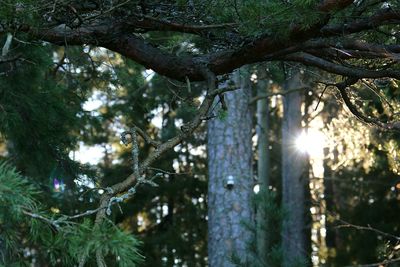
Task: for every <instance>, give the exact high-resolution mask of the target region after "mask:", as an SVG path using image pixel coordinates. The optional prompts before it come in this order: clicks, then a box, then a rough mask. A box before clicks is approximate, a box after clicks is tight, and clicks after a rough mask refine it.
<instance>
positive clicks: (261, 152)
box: [256, 69, 269, 265]
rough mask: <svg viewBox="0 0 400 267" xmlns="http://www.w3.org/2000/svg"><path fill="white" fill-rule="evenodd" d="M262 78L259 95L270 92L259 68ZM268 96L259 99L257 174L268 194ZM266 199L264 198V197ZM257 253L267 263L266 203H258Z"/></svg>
mask: <svg viewBox="0 0 400 267" xmlns="http://www.w3.org/2000/svg"><path fill="white" fill-rule="evenodd" d="M258 74H259V76H260V77H261V79H260V80H259V81H258V84H257V95H258V96H263V95H266V94H267V93H268V79H267V78H266V71H265V70H263V69H260V70H259V73H258ZM268 102H269V100H268V98H263V99H260V100H258V101H257V127H256V129H257V137H258V138H257V152H258V160H257V176H258V183H259V186H260V192H259V194H267V192H268V190H269V189H268V186H269V175H268V172H269V140H268V131H269V113H268ZM262 199H264V198H262ZM257 204H258V205H257V206H258V207H257V216H256V224H257V254H258V257H259V259H260V261H261V262H264V265H265V264H266V260H267V254H268V232H269V229H268V227H267V226H268V219H267V216H268V214H266V210H265V206H266V205H267V204H266V203H257Z"/></svg>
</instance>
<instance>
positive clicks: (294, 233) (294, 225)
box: [282, 69, 308, 267]
mask: <svg viewBox="0 0 400 267" xmlns="http://www.w3.org/2000/svg"><path fill="white" fill-rule="evenodd" d="M301 87H303V84H302V81H301V74H300V72H299V71H298V70H297V69H292V71H291V73H290V74H289V77H288V79H287V81H286V83H285V85H284V89H285V90H286V91H288V90H292V89H297V88H301ZM301 104H302V93H301V92H300V91H294V92H291V93H289V94H287V95H285V96H284V98H283V107H284V113H283V121H282V206H283V209H284V211H285V212H286V214H287V216H286V217H285V218H284V222H283V225H282V246H283V254H284V255H283V266H284V267H291V266H294V265H296V264H298V263H300V262H303V261H305V259H306V252H307V250H308V249H307V248H306V245H305V244H306V236H305V229H306V227H305V201H304V200H305V190H306V185H307V183H306V179H305V167H306V162H305V159H306V157H305V155H304V154H302V153H301V152H299V151H298V150H297V149H296V146H295V141H296V138H297V137H298V136H299V135H300V133H301V121H302V112H301Z"/></svg>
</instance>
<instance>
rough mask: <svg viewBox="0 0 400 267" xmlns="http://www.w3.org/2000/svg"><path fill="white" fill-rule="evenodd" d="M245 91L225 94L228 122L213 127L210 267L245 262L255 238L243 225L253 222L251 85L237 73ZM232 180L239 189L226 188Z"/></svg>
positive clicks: (237, 81) (213, 122)
mask: <svg viewBox="0 0 400 267" xmlns="http://www.w3.org/2000/svg"><path fill="white" fill-rule="evenodd" d="M233 78H234V82H235V84H236V85H239V86H240V88H241V89H239V90H237V91H234V92H229V93H226V94H225V102H226V105H227V108H228V111H227V116H226V117H225V118H223V119H213V120H211V121H209V123H208V162H209V163H208V164H209V186H208V208H209V211H208V229H209V230H208V231H209V232H208V233H209V236H208V260H209V266H211V267H233V266H235V265H234V264H233V263H232V262H231V258H232V256H236V257H237V258H239V259H241V260H242V261H246V255H247V254H248V250H247V246H248V242H250V241H251V240H252V233H251V231H249V229H248V228H247V227H246V226H244V225H243V222H245V223H253V220H254V219H253V212H252V205H251V201H250V198H251V195H252V193H253V174H252V145H251V129H252V117H251V113H250V110H249V105H248V101H249V99H250V94H251V93H250V92H251V90H250V88H249V86H250V80H249V77H248V75H247V73H245V72H244V71H242V72H239V71H236V72H235V73H234V74H233ZM229 176H232V177H233V178H234V182H235V184H234V186H233V188H231V189H229V188H226V187H225V184H226V180H227V179H228V177H229Z"/></svg>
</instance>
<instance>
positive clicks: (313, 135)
mask: <svg viewBox="0 0 400 267" xmlns="http://www.w3.org/2000/svg"><path fill="white" fill-rule="evenodd" d="M325 146H326V138H325V135H324V134H323V133H322V132H321V131H319V130H317V129H308V131H307V132H305V131H303V132H302V133H301V134H300V136H299V137H298V138H297V139H296V148H297V149H298V150H299V151H301V152H303V153H307V154H308V155H310V156H311V157H318V156H320V154H321V151H322V150H323V148H324V147H325Z"/></svg>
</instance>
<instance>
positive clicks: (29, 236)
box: [0, 162, 143, 267]
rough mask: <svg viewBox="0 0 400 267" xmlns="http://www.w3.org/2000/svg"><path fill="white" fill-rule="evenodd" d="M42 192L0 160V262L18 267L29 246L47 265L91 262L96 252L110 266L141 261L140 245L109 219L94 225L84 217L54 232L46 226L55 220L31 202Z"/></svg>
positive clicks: (34, 201)
mask: <svg viewBox="0 0 400 267" xmlns="http://www.w3.org/2000/svg"><path fill="white" fill-rule="evenodd" d="M42 193H43V192H40V191H39V190H38V189H36V188H35V187H33V186H32V184H31V183H30V182H29V180H28V179H27V178H25V177H23V176H21V175H20V174H19V173H18V172H16V170H15V168H13V167H11V166H10V165H9V164H8V163H5V162H0V229H1V234H2V235H1V239H0V254H1V255H0V256H1V257H0V264H5V266H14V265H15V266H20V265H21V264H24V263H27V262H29V257H30V256H27V255H25V256H24V251H27V250H28V251H29V250H30V249H31V248H35V249H36V250H39V251H38V252H36V253H39V254H40V252H41V251H40V250H43V251H45V252H46V253H44V254H43V255H41V257H45V258H47V259H48V261H49V262H50V263H51V264H52V266H59V264H60V263H61V264H62V266H75V264H76V263H77V262H79V260H80V258H81V257H82V256H87V257H88V258H95V253H96V251H98V250H100V251H101V253H102V254H103V255H104V256H105V257H106V259H107V261H109V262H114V265H115V266H121V267H128V266H136V265H137V264H138V263H139V262H141V261H143V256H141V255H140V253H139V250H138V246H139V245H140V242H139V241H138V240H137V239H136V238H134V237H133V236H132V235H131V234H128V233H125V232H123V231H122V230H121V229H119V228H118V227H117V226H115V225H114V224H113V223H112V222H110V221H105V222H104V223H103V224H101V225H99V226H94V225H93V223H92V222H91V221H90V220H88V219H87V220H84V221H83V222H82V223H69V222H64V224H63V225H60V227H58V228H54V226H53V225H52V224H50V222H51V221H56V219H57V218H56V217H54V216H50V215H49V214H48V213H46V212H40V211H39V210H38V203H37V201H36V198H37V196H38V195H39V194H42ZM29 214H31V215H29ZM32 214H34V215H32ZM40 216H42V217H40ZM34 217H35V218H34ZM42 218H47V219H46V221H45V220H44V219H42ZM31 257H33V258H35V257H36V255H35V254H33V255H31Z"/></svg>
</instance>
